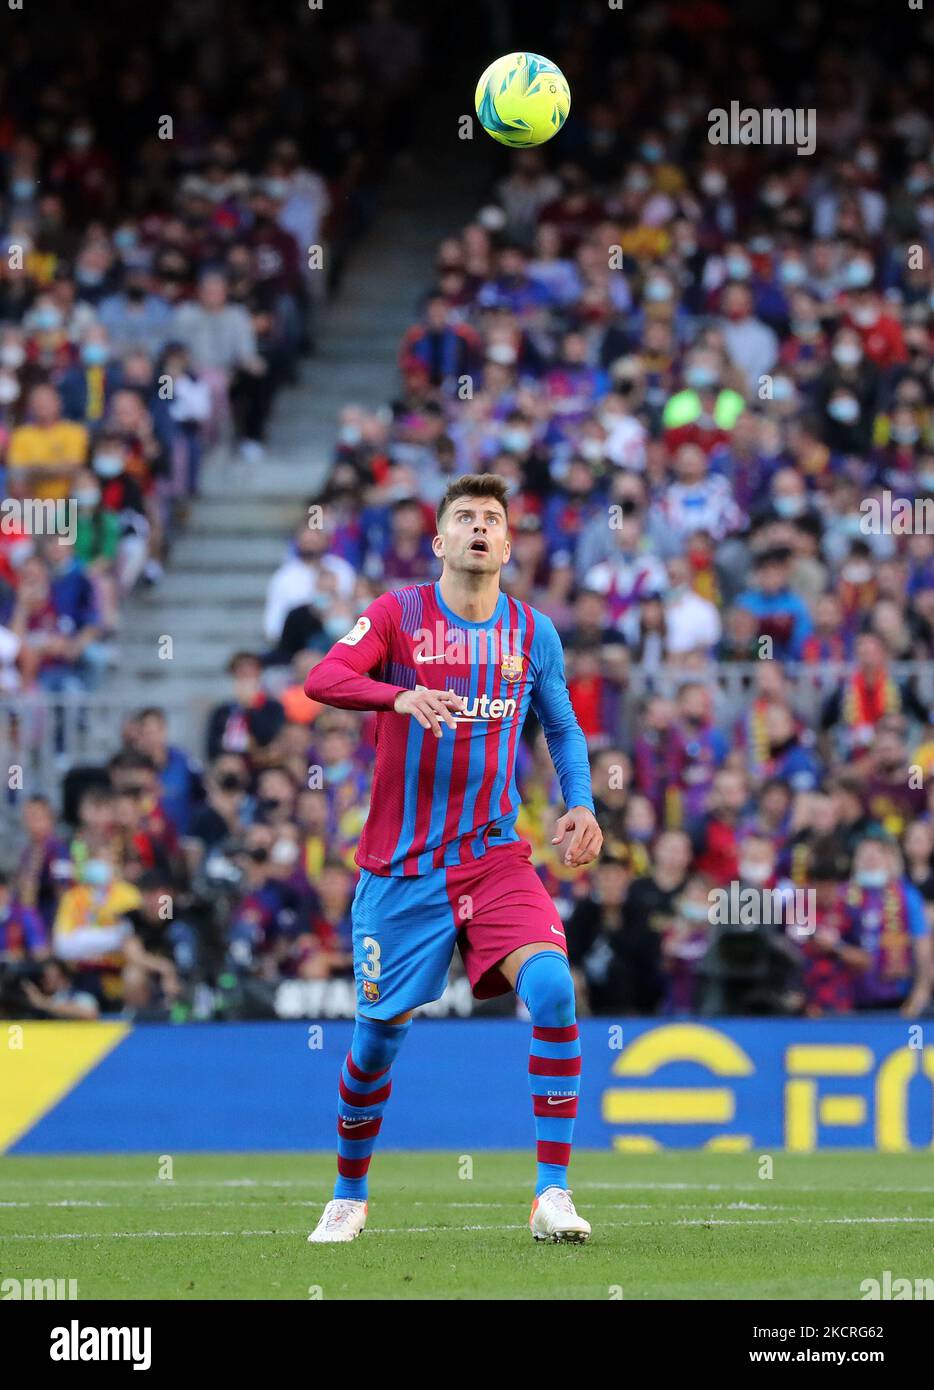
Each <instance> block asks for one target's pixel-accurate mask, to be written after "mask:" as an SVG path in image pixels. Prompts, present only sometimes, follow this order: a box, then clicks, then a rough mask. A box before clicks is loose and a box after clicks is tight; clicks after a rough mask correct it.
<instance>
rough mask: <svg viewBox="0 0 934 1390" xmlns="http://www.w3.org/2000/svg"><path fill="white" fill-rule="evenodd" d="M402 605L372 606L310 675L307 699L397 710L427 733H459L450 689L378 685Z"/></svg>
mask: <svg viewBox="0 0 934 1390" xmlns="http://www.w3.org/2000/svg"><path fill="white" fill-rule="evenodd" d="M398 620H399V605H398V601H397V600H396V599H395V598H393V596H392V594H382V595H381V596H380V597H379V598H378V599H376V600H375V602H373V603H371V604H370V606H369V608H367V610H366V612H365V613H363V614H362V615H361V617H359V618H358V619H357V621H356V623H355V624H354V626H353V627H352V628H351V629H350V631H349V632H348V633H347V635H346V637H342V638H341V639H340V641H339V642H335V643H334V646H333V647H332V648H331V650H330V651H329V652H328V654H327V656H325V657H323V658H322V660H321V661H319V662H318V664H317V666H313V667H312V669H311V670H310V671H309V672H308V675H307V677H306V679H305V694H306V695H307V696H308V698H309V699H310V700H317V701H319V702H320V703H321V704H322V705H333V706H335V707H336V708H337V709H356V710H395V712H396V714H410V715H411V716H412V717H413V719H415V720H417V721H418V723H419V724H421V726H422V728H423V729H430V730H431V732H432V733H433V734H434V735H435V737H436V738H440V737H441V724H442V723H445V724H447V725H448V726H449V727H450V728H452V729H455V728H456V727H457V726H456V724H455V723H454V718H453V714H454V712H456V711H457V710H459V709H460V707H461V704H462V703H463V702H462V700H461V698H460V696H459V695H455V694H454V692H453V691H451V690H425V689H424V688H422V687H418V688H417V689H415V690H408V689H406V687H405V686H404V685H393V684H391V683H389V682H387V681H380V680H375V679H374V678H373V676H371V675H370V672H371V671H375V670H378V669H379V668H380V667H381V666H382V665H383V663H384V662H385V661H386V659H387V657H388V654H389V646H390V641H391V638H392V633H393V630H394V629H395V627H396V626H397V624H398Z"/></svg>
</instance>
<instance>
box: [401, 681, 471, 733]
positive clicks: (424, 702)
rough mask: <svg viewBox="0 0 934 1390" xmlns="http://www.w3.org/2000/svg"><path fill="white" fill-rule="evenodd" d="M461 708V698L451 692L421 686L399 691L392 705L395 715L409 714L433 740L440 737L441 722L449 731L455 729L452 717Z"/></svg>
mask: <svg viewBox="0 0 934 1390" xmlns="http://www.w3.org/2000/svg"><path fill="white" fill-rule="evenodd" d="M463 708H464V701H463V698H462V697H461V696H460V695H457V694H455V693H454V691H453V690H427V689H426V688H425V686H423V685H417V686H416V687H415V689H414V690H403V691H401V692H400V693H399V694H398V695H397V696H396V703H395V704H394V705H393V709H394V710H395V711H396V714H410V715H411V716H412V718H413V719H417V720H418V722H419V724H421V726H422V728H423V729H430V730H431V732H432V733H433V734H434V736H435V738H440V737H441V724H442V722H443V723H445V724H447V726H448V728H449V729H456V728H457V725H456V724H455V722H454V715H455V714H459V713H460V711H461V710H462V709H463Z"/></svg>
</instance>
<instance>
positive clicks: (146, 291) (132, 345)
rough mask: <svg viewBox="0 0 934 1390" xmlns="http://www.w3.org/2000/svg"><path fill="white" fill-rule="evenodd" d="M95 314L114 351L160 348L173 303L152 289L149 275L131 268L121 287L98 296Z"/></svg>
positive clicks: (162, 344)
mask: <svg viewBox="0 0 934 1390" xmlns="http://www.w3.org/2000/svg"><path fill="white" fill-rule="evenodd" d="M98 317H99V319H100V323H101V327H102V328H103V329H104V330H105V331H106V334H107V338H108V340H109V342H110V344H111V345H112V348H113V350H114V352H115V353H117V354H120V355H123V354H125V353H127V352H131V351H137V350H142V351H144V352H160V351H161V350H162V348H163V346H164V345H165V343H166V342H167V340H168V337H169V332H170V328H171V324H172V307H171V305H170V304H169V303H168V302H167V301H166V300H165V299H164V298H163V296H162V295H161V294H156V293H154V292H153V289H152V281H151V280H150V278H149V276H147V275H145V274H142V273H141V272H138V271H134V272H132V273H131V274H128V275H127V277H126V281H125V283H124V287H123V289H121V290H118V291H117V292H116V293H115V294H112V295H107V296H106V297H105V298H104V299H102V300H101V303H100V306H99V308H98Z"/></svg>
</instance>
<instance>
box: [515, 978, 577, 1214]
mask: <svg viewBox="0 0 934 1390" xmlns="http://www.w3.org/2000/svg"><path fill="white" fill-rule="evenodd" d="M516 993H517V994H518V995H519V998H520V999H521V1000H522V1002H523V1003H524V1004H525V1006H526V1008H527V1009H528V1011H529V1013H530V1014H531V1016H532V1041H531V1045H530V1048H529V1087H530V1089H531V1092H532V1111H533V1114H534V1115H535V1138H536V1152H537V1158H538V1176H537V1180H536V1184H535V1195H536V1196H538V1194H539V1193H540V1192H544V1190H545V1188H546V1187H565V1188H566V1187H567V1185H568V1164H569V1163H570V1161H571V1139H572V1137H573V1134H574V1121H575V1119H576V1118H577V1097H578V1094H579V1092H580V1076H581V1045H580V1038H579V1036H578V1031H577V1021H576V1015H575V1008H574V981H573V979H572V978H571V970H570V967H569V965H568V963H567V959H566V958H565V957H564V956H563V955H561V954H560V953H559V952H558V951H540V952H539V954H538V955H537V956H530V957H529V959H528V960H527V961H525V963H524V964H523V966H522V968H521V970H520V971H519V974H518V977H517V979H516Z"/></svg>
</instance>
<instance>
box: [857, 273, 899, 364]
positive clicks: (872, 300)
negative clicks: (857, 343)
mask: <svg viewBox="0 0 934 1390" xmlns="http://www.w3.org/2000/svg"><path fill="white" fill-rule="evenodd" d="M843 323H844V324H845V325H846V326H849V327H852V328H853V329H855V331H856V332H857V333H858V334H859V336H860V339H861V343H862V349H863V352H864V353H865V355H866V357H867V359H868V360H869V361H870V362H871V363H872V364H873V366H875V367H877V368H878V369H879V370H880V371H883V372H884V371H888V370H889V368H891V367H896V366H900V365H901V364H902V363H905V362H907V361H908V350H907V348H906V347H905V336H904V332H903V330H902V326H901V324H900V323H899V321H898V319H896V318H895V317H894V316H893V315H892V314H890V313H888V312H887V311H886V308H885V303H884V301H883V300H882V299H880V297H879V295H878V294H877V293H876V292H875V290H873V289H872V288H871V287H867V288H865V289H860V290H854V291H852V292H850V293H849V294H848V295H847V297H846V304H845V309H844V315H843Z"/></svg>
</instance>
